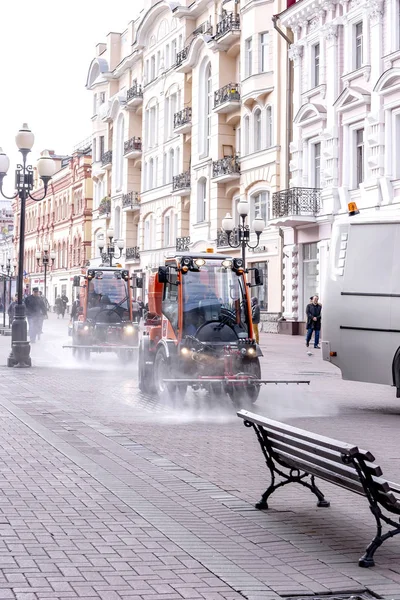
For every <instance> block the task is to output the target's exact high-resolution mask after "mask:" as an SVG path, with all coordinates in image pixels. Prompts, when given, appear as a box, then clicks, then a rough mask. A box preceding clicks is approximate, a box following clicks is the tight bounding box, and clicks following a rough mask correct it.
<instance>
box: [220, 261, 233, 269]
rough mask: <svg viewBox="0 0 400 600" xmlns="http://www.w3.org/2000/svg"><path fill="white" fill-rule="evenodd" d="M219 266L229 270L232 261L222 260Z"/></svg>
mask: <svg viewBox="0 0 400 600" xmlns="http://www.w3.org/2000/svg"><path fill="white" fill-rule="evenodd" d="M221 266H222V267H224V269H231V268H232V261H231V260H223V261H222V263H221Z"/></svg>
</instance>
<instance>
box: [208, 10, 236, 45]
mask: <svg viewBox="0 0 400 600" xmlns="http://www.w3.org/2000/svg"><path fill="white" fill-rule="evenodd" d="M213 42H214V45H215V47H216V48H217V49H219V50H229V49H230V48H231V46H233V44H235V43H236V42H240V15H234V14H233V13H229V14H228V15H226V17H224V18H223V19H222V20H221V21H219V23H217V28H216V32H215V35H214V38H213Z"/></svg>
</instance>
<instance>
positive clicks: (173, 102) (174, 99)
mask: <svg viewBox="0 0 400 600" xmlns="http://www.w3.org/2000/svg"><path fill="white" fill-rule="evenodd" d="M177 110H178V94H177V93H176V92H175V93H173V94H171V95H170V98H169V111H170V112H169V115H168V130H169V136H170V137H172V136H173V133H174V116H175V113H176V112H177Z"/></svg>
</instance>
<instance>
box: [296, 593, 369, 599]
mask: <svg viewBox="0 0 400 600" xmlns="http://www.w3.org/2000/svg"><path fill="white" fill-rule="evenodd" d="M377 598H379V596H372V595H371V594H369V593H368V592H361V593H360V592H353V593H352V592H348V593H347V594H334V595H333V596H330V595H328V596H327V595H323V596H291V597H290V598H289V597H285V600H376V599H377Z"/></svg>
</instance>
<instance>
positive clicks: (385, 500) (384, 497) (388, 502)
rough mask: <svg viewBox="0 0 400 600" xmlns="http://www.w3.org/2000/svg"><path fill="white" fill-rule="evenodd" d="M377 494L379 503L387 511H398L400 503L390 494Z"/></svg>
mask: <svg viewBox="0 0 400 600" xmlns="http://www.w3.org/2000/svg"><path fill="white" fill-rule="evenodd" d="M377 494H378V498H379V502H380V503H381V504H382V505H383V506H384V507H385V508H387V509H388V510H392V509H393V508H394V509H395V511H397V510H399V509H400V502H399V501H398V499H397V498H396V496H395V495H394V494H392V492H377Z"/></svg>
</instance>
